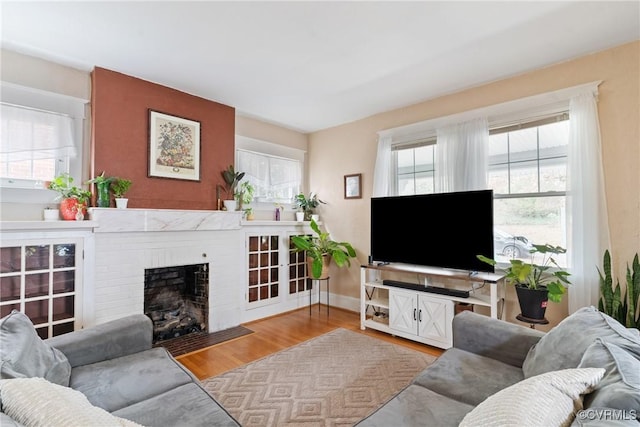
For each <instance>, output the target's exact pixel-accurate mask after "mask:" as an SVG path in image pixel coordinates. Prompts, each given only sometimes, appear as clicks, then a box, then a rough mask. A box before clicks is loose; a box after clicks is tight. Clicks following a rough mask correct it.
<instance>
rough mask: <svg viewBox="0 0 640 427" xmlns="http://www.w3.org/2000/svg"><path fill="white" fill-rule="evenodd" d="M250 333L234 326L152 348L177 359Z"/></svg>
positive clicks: (163, 343) (155, 345)
mask: <svg viewBox="0 0 640 427" xmlns="http://www.w3.org/2000/svg"><path fill="white" fill-rule="evenodd" d="M252 333H253V331H252V330H251V329H248V328H245V327H244V326H236V327H233V328H229V329H225V330H223V331H217V332H212V333H207V332H192V333H190V334H187V335H183V336H181V337H177V338H171V339H169V340H163V341H158V342H157V343H155V344H153V346H154V347H164V348H166V349H167V350H168V351H169V353H171V355H172V356H173V357H177V356H181V355H183V354H187V353H191V352H192V351H196V350H200V349H203V348H206V347H209V346H212V345H214V344H220V343H221V342H225V341H229V340H231V339H234V338H238V337H241V336H244V335H249V334H252Z"/></svg>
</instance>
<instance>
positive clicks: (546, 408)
mask: <svg viewBox="0 0 640 427" xmlns="http://www.w3.org/2000/svg"><path fill="white" fill-rule="evenodd" d="M604 372H605V370H604V369H602V368H584V369H564V370H561V371H553V372H547V373H545V374H541V375H537V376H535V377H531V378H527V379H526V380H523V381H521V382H519V383H517V384H514V385H512V386H511V387H507V388H505V389H504V390H500V391H499V392H497V393H496V394H494V395H493V396H490V397H489V398H487V400H485V401H484V402H482V403H481V404H480V405H478V406H476V407H475V409H473V410H472V411H471V412H469V413H468V414H467V415H466V416H465V417H464V419H463V420H462V422H461V423H460V427H471V426H478V427H480V426H482V427H502V426H568V425H570V424H571V422H572V421H573V419H574V417H575V413H576V412H575V411H576V408H580V407H581V404H582V401H581V396H580V395H581V394H583V393H586V392H589V391H590V390H591V389H592V388H593V387H595V385H596V384H597V383H598V381H600V380H601V379H602V376H603V375H604Z"/></svg>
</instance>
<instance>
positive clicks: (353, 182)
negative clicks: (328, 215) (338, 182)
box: [344, 173, 362, 199]
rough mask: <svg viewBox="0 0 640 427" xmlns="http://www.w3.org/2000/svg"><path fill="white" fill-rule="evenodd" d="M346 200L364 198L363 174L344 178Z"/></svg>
mask: <svg viewBox="0 0 640 427" xmlns="http://www.w3.org/2000/svg"><path fill="white" fill-rule="evenodd" d="M344 198H345V199H361V198H362V174H361V173H356V174H352V175H345V176H344Z"/></svg>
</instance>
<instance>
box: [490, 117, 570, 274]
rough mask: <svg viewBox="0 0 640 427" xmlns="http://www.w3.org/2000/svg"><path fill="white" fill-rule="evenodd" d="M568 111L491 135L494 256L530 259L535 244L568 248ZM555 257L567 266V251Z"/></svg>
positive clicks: (491, 133)
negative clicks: (566, 202)
mask: <svg viewBox="0 0 640 427" xmlns="http://www.w3.org/2000/svg"><path fill="white" fill-rule="evenodd" d="M568 143H569V117H568V115H567V114H562V115H558V116H554V117H551V118H549V119H545V120H542V121H534V122H528V123H526V122H525V123H521V124H519V125H518V126H517V127H509V128H503V129H494V130H491V131H490V137H489V180H488V182H489V188H492V189H493V191H494V205H493V209H494V212H493V215H494V218H493V222H494V226H495V229H496V231H495V236H494V245H495V251H496V259H497V260H498V261H505V262H506V261H507V260H508V259H509V258H526V257H528V256H529V254H528V249H530V245H531V244H545V243H549V244H552V245H554V246H562V247H564V248H566V247H567V240H566V235H567V233H566V227H565V223H566V222H565V201H566V188H567V148H568ZM556 261H557V262H558V263H560V264H561V265H566V259H565V257H564V256H563V255H561V256H559V257H558V258H557V259H556Z"/></svg>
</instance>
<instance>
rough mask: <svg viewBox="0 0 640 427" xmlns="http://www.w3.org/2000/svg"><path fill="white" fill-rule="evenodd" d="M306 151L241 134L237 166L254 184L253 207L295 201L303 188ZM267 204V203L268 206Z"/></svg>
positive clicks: (237, 149)
mask: <svg viewBox="0 0 640 427" xmlns="http://www.w3.org/2000/svg"><path fill="white" fill-rule="evenodd" d="M303 165H304V152H303V151H302V150H298V149H295V148H290V147H284V146H278V145H277V144H272V143H268V142H264V141H257V140H252V139H249V138H244V137H238V138H237V140H236V167H235V169H236V170H237V171H240V172H244V173H245V178H244V179H246V180H248V181H249V182H251V183H252V184H253V186H254V187H255V192H254V202H253V203H252V205H253V206H257V207H259V206H260V204H261V203H263V204H268V205H269V209H272V208H273V204H274V203H281V204H288V203H292V201H293V198H294V197H295V195H296V194H299V193H300V192H301V190H302V170H303ZM265 207H266V206H265Z"/></svg>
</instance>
